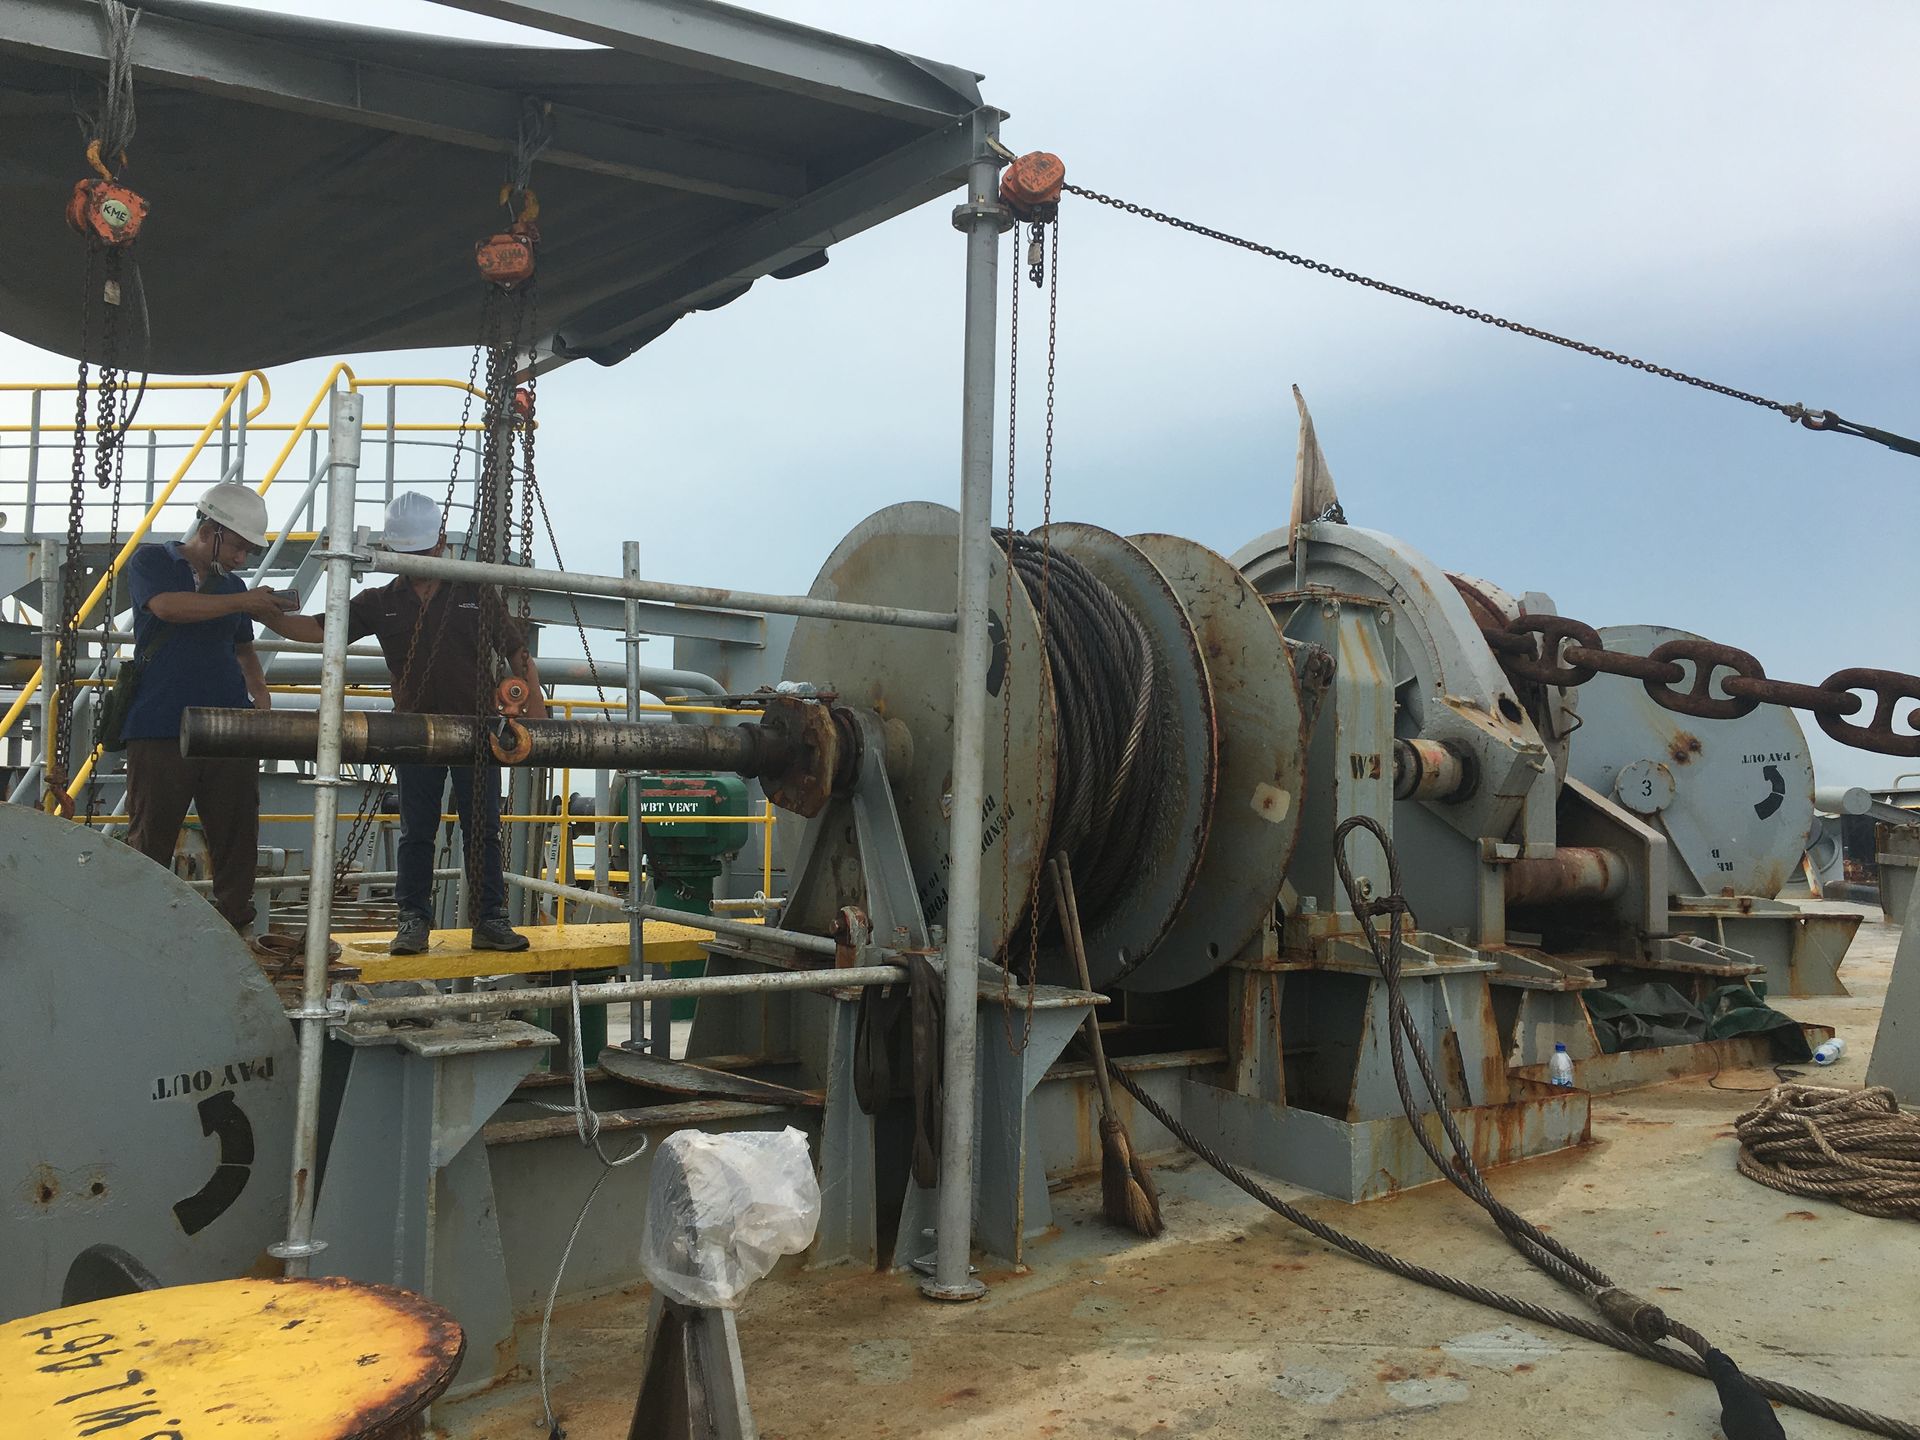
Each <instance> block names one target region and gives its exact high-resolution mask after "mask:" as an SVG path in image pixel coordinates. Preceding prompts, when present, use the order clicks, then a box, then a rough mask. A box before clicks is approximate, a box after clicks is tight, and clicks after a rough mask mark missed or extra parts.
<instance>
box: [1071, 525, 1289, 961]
mask: <svg viewBox="0 0 1920 1440" xmlns="http://www.w3.org/2000/svg"><path fill="white" fill-rule="evenodd" d="M1034 533H1035V534H1036V535H1045V536H1048V537H1049V538H1050V539H1051V540H1052V542H1053V545H1054V548H1055V549H1057V550H1059V551H1060V552H1061V553H1062V554H1064V555H1067V556H1070V557H1071V558H1073V559H1075V560H1078V561H1079V562H1080V563H1081V564H1082V565H1084V566H1086V567H1087V569H1088V570H1090V571H1092V572H1093V574H1094V575H1095V577H1097V578H1098V579H1100V580H1101V581H1103V582H1104V583H1105V584H1106V585H1107V587H1108V588H1109V589H1110V590H1112V591H1113V592H1114V594H1115V595H1116V596H1117V597H1118V598H1119V601H1120V603H1121V604H1122V605H1124V606H1125V607H1126V608H1127V610H1128V611H1129V612H1130V613H1131V614H1132V615H1133V617H1134V619H1135V620H1137V621H1138V622H1139V623H1140V626H1141V628H1142V629H1143V630H1145V631H1146V635H1147V640H1148V643H1149V644H1151V645H1152V647H1153V672H1154V674H1153V683H1154V685H1155V686H1156V687H1157V688H1158V690H1159V693H1160V695H1161V697H1162V698H1163V699H1170V700H1171V703H1172V705H1173V707H1174V716H1175V721H1176V724H1175V733H1174V735H1173V736H1172V737H1171V744H1172V746H1173V748H1172V749H1171V750H1170V751H1169V752H1168V753H1166V754H1163V755H1160V756H1157V757H1154V763H1158V764H1160V765H1161V766H1162V767H1163V768H1162V773H1161V779H1160V787H1159V798H1158V805H1157V809H1156V811H1155V813H1153V814H1151V815H1124V816H1116V817H1115V822H1116V823H1119V824H1125V825H1133V826H1142V827H1145V829H1146V831H1147V834H1148V837H1149V841H1150V844H1151V847H1152V848H1151V849H1150V850H1148V851H1146V852H1143V854H1142V857H1141V862H1140V866H1139V878H1138V880H1137V882H1136V883H1134V884H1131V885H1129V886H1128V887H1127V890H1126V893H1125V894H1124V896H1123V897H1122V898H1121V899H1119V900H1118V901H1116V902H1115V904H1114V905H1113V906H1112V907H1111V908H1110V909H1109V910H1108V911H1107V913H1106V914H1105V915H1103V916H1089V917H1087V927H1086V928H1087V936H1086V939H1087V968H1088V969H1089V971H1091V973H1092V975H1093V983H1094V984H1096V985H1101V984H1104V983H1106V981H1107V980H1109V979H1110V978H1111V977H1112V976H1114V975H1115V974H1117V973H1118V972H1119V971H1120V970H1121V969H1122V968H1123V967H1124V966H1125V965H1126V964H1128V963H1129V962H1130V961H1132V960H1134V959H1136V958H1137V957H1139V956H1142V955H1150V956H1152V957H1153V958H1152V959H1149V960H1147V961H1146V962H1145V963H1144V964H1143V965H1141V967H1140V968H1139V969H1138V970H1136V971H1134V972H1133V974H1131V975H1129V976H1128V977H1127V979H1126V982H1125V988H1127V989H1130V990H1168V989H1172V988H1174V987H1176V986H1179V985H1184V984H1186V983H1188V982H1189V981H1190V980H1192V979H1194V978H1196V976H1195V975H1194V974H1193V966H1192V965H1189V964H1187V963H1185V962H1184V961H1183V960H1181V959H1177V958H1176V959H1175V960H1173V962H1172V964H1171V967H1170V968H1169V969H1167V970H1165V971H1163V970H1161V968H1160V966H1159V964H1158V963H1157V962H1158V960H1159V956H1158V953H1157V951H1158V947H1159V945H1160V943H1161V941H1162V940H1163V939H1164V938H1165V936H1166V934H1167V932H1168V930H1169V929H1170V928H1171V927H1172V925H1173V922H1174V917H1175V916H1176V915H1178V914H1179V913H1180V909H1181V907H1182V906H1183V905H1185V904H1186V903H1187V898H1188V896H1189V895H1191V894H1192V893H1193V883H1194V880H1195V879H1196V878H1197V877H1198V876H1199V873H1200V857H1201V854H1202V853H1203V851H1204V850H1205V848H1206V843H1207V830H1208V827H1209V826H1210V825H1211V824H1212V823H1213V809H1214V786H1215V782H1216V779H1217V770H1218V765H1219V741H1218V737H1217V732H1216V717H1215V713H1214V703H1213V682H1212V681H1211V680H1210V679H1209V678H1208V675H1207V661H1206V657H1205V656H1204V655H1202V654H1201V650H1200V639H1199V636H1198V635H1197V634H1196V633H1195V629H1194V622H1193V619H1192V618H1191V617H1190V616H1189V615H1188V614H1187V609H1186V606H1185V605H1184V604H1183V603H1182V601H1181V598H1180V596H1179V595H1178V594H1177V593H1176V592H1175V590H1174V588H1173V586H1172V585H1170V584H1169V583H1168V582H1167V577H1166V576H1164V575H1162V574H1161V573H1160V570H1159V568H1158V567H1157V566H1155V565H1154V563H1153V561H1151V560H1150V559H1148V558H1147V556H1146V554H1145V553H1144V552H1143V551H1141V550H1140V549H1139V547H1137V546H1136V545H1134V544H1133V543H1132V542H1131V541H1129V540H1126V539H1124V538H1122V537H1121V536H1119V535H1116V534H1114V533H1113V532H1112V531H1111V530H1102V529H1100V528H1099V527H1098V526H1096V525H1079V524H1073V523H1065V524H1056V525H1050V526H1048V527H1046V528H1045V529H1044V530H1038V531H1035V532H1034ZM1278 888H1279V887H1278V886H1275V890H1276V892H1277V891H1278ZM1200 953H1201V962H1202V963H1205V962H1208V961H1211V962H1212V963H1211V964H1209V965H1208V968H1209V969H1211V968H1214V967H1215V966H1217V965H1219V964H1224V963H1225V961H1226V959H1227V958H1228V957H1227V956H1225V955H1221V956H1215V957H1209V956H1207V955H1206V952H1205V951H1204V950H1202V951H1201V952H1200ZM1056 964H1058V960H1057V957H1056ZM1050 970H1051V971H1052V973H1051V978H1055V979H1064V978H1065V977H1066V970H1065V966H1064V965H1059V968H1058V969H1057V970H1053V969H1052V967H1050ZM1202 973H1204V972H1202Z"/></svg>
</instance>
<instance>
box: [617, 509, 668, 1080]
mask: <svg viewBox="0 0 1920 1440" xmlns="http://www.w3.org/2000/svg"><path fill="white" fill-rule="evenodd" d="M620 573H621V574H622V575H624V576H626V578H627V579H629V580H638V579H639V578H640V542H639V541H638V540H628V541H625V542H624V543H622V545H621V546H620ZM624 608H625V611H626V632H627V633H626V642H627V719H629V720H636V721H637V720H639V719H640V684H639V675H640V607H639V605H638V604H636V603H635V602H634V601H632V600H629V601H627V602H626V604H625V607H624ZM621 774H622V775H624V776H625V777H626V782H627V974H628V978H630V979H633V980H643V979H644V980H656V979H659V978H660V974H664V973H665V972H664V971H661V972H659V973H656V968H655V967H654V966H650V965H648V964H647V928H646V921H644V920H643V919H641V918H640V916H639V914H638V913H637V911H636V907H637V906H639V905H640V903H641V902H642V901H644V900H645V899H646V894H645V892H644V891H643V890H642V889H641V888H640V864H641V848H642V847H641V844H640V772H639V771H638V770H623V771H621ZM627 1030H628V1034H627V1044H628V1045H629V1046H630V1047H631V1048H633V1049H635V1050H638V1049H640V1048H641V1043H640V1037H641V1035H642V1033H643V1032H644V1033H645V1035H646V1037H647V1043H646V1047H645V1048H646V1049H647V1050H648V1051H649V1052H650V1053H652V1054H654V1055H658V1056H659V1057H661V1058H662V1059H663V1060H664V1059H671V1058H672V1055H673V1002H672V1001H671V1000H655V1001H654V1002H653V1008H652V1011H651V1013H650V1014H649V1011H648V1008H647V1005H646V1004H645V1003H644V1002H642V1001H638V1000H636V1001H634V1002H633V1004H632V1005H630V1006H629V1007H628V1008H627Z"/></svg>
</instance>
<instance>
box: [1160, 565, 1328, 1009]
mask: <svg viewBox="0 0 1920 1440" xmlns="http://www.w3.org/2000/svg"><path fill="white" fill-rule="evenodd" d="M1132 540H1133V543H1134V544H1135V545H1136V546H1138V547H1139V548H1140V550H1141V551H1142V552H1143V553H1144V554H1145V555H1146V557H1147V558H1148V559H1149V560H1151V561H1152V562H1153V563H1154V565H1155V566H1156V567H1158V569H1159V571H1160V573H1161V574H1162V575H1164V576H1165V577H1166V580H1167V583H1168V584H1169V585H1171V586H1172V587H1173V589H1174V593H1175V594H1177V595H1178V596H1179V597H1180V601H1181V603H1182V604H1183V605H1185V606H1186V610H1187V617H1188V619H1190V620H1191V621H1192V622H1193V627H1194V631H1195V634H1196V636H1197V638H1198V640H1199V642H1200V649H1201V652H1202V654H1203V655H1204V656H1205V659H1206V667H1207V677H1208V680H1209V681H1210V683H1211V685H1212V690H1213V704H1214V717H1215V727H1216V729H1217V731H1218V736H1219V767H1218V778H1217V779H1216V781H1215V783H1214V797H1215V798H1214V809H1213V819H1212V823H1211V825H1210V827H1209V829H1208V832H1207V839H1206V844H1205V846H1204V847H1203V848H1202V850H1201V855H1200V868H1199V870H1198V872H1197V873H1196V874H1195V877H1194V883H1193V890H1192V893H1191V894H1190V895H1189V897H1188V900H1187V903H1186V904H1185V905H1184V906H1182V907H1181V908H1180V910H1179V912H1178V913H1177V914H1176V915H1175V917H1174V921H1173V924H1172V926H1171V927H1170V928H1169V929H1168V931H1167V934H1166V937H1165V938H1164V939H1163V940H1162V941H1161V942H1160V945H1159V948H1158V949H1157V950H1156V951H1155V952H1154V956H1153V959H1152V960H1151V961H1150V962H1149V963H1148V964H1147V965H1145V966H1144V967H1142V970H1141V972H1140V975H1141V983H1140V984H1139V988H1142V989H1148V990H1160V989H1172V988H1174V987H1176V986H1179V985H1185V984H1190V983H1192V982H1193V981H1196V980H1201V979H1204V978H1205V977H1206V976H1207V975H1209V974H1211V973H1212V972H1213V971H1214V970H1215V969H1217V968H1218V967H1219V966H1220V965H1222V964H1224V963H1226V961H1228V960H1230V959H1232V958H1233V957H1234V956H1235V955H1237V954H1239V953H1240V951H1241V950H1242V949H1243V948H1244V947H1245V946H1246V944H1247V941H1248V940H1249V939H1251V938H1252V937H1253V934H1254V932H1255V930H1256V929H1257V928H1258V927H1259V924H1260V922H1261V920H1262V919H1264V918H1266V917H1267V916H1269V915H1271V914H1272V913H1273V903H1274V900H1275V898H1276V897H1277V896H1278V895H1279V893H1280V885H1281V882H1282V881H1283V880H1284V879H1285V878H1286V874H1287V866H1288V864H1289V862H1290V861H1291V860H1292V859H1293V847H1294V844H1295V842H1296V841H1297V840H1298V839H1299V836H1300V800H1301V796H1302V792H1303V790H1304V788H1305V784H1306V763H1307V757H1306V743H1305V737H1304V735H1303V734H1302V731H1301V720H1302V717H1301V713H1300V683H1299V681H1298V679H1297V678H1295V676H1294V673H1293V662H1292V660H1291V659H1290V658H1289V655H1288V650H1287V644H1286V641H1285V640H1283V639H1282V638H1281V635H1280V628H1279V626H1277V625H1276V624H1275V623H1274V620H1273V616H1272V614H1271V613H1270V612H1269V611H1268V610H1267V607H1266V606H1265V605H1264V604H1263V603H1262V602H1261V600H1260V595H1259V592H1258V591H1256V590H1255V589H1254V588H1253V586H1252V585H1251V584H1250V583H1249V582H1248V580H1247V579H1246V577H1245V576H1243V575H1242V574H1241V573H1240V572H1239V571H1238V570H1236V569H1234V568H1233V566H1232V565H1230V564H1228V563H1227V561H1226V559H1225V558H1224V557H1222V556H1220V555H1218V554H1216V553H1215V552H1214V551H1212V550H1209V549H1207V547H1206V546H1204V545H1201V544H1198V543H1196V542H1195V541H1192V540H1185V539H1182V538H1180V537H1179V536H1177V535H1135V536H1133V537H1132ZM1127 988H1134V985H1133V983H1132V982H1131V981H1130V982H1129V985H1128V987H1127Z"/></svg>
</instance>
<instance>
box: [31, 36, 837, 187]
mask: <svg viewBox="0 0 1920 1440" xmlns="http://www.w3.org/2000/svg"><path fill="white" fill-rule="evenodd" d="M0 50H4V51H11V52H12V53H14V54H18V55H25V56H28V57H30V58H32V59H36V60H44V61H48V62H51V63H53V64H58V65H66V66H76V65H77V66H81V67H83V68H86V69H89V70H104V69H105V68H106V57H105V53H104V47H103V45H102V36H101V30H100V23H99V19H98V15H97V12H96V10H95V8H94V6H92V5H90V4H75V3H73V0H7V4H6V5H5V6H4V7H0ZM133 73H134V79H135V82H136V83H137V84H150V85H154V86H166V87H170V88H177V89H182V90H192V91H197V92H199V93H201V94H207V95H218V96H224V97H228V98H232V99H236V100H244V101H246V102H248V103H249V104H255V105H263V106H267V107H270V108H272V109H276V110H289V111H292V112H294V113H296V114H301V115H312V116H315V117H317V118H320V119H326V120H340V121H345V122H347V123H349V124H355V125H365V126H368V127H370V128H373V129H376V130H388V131H392V132H394V133H397V134H402V135H417V136H420V137H422V138H424V139H429V140H439V141H443V142H445V143H446V144H449V145H458V146H461V147H463V148H466V149H471V150H485V151H492V152H495V153H497V154H503V155H504V154H507V153H509V152H511V150H512V149H513V145H514V141H515V137H516V136H517V135H518V133H519V124H520V107H521V96H520V95H519V94H518V93H517V92H514V91H508V90H496V89H492V88H489V87H487V86H484V85H472V84H468V83H465V82H462V81H454V80H447V79H443V78H441V77H439V76H435V75H431V74H427V73H423V72H419V71H409V70H405V69H401V68H398V67H395V66H389V65H374V64H367V63H364V62H362V61H358V60H353V59H347V58H342V57H339V56H334V55H328V54H325V53H322V52H319V51H315V50H311V49H303V48H301V47H299V46H297V45H293V44H289V43H287V42H285V41H281V40H273V39H267V38H265V37H262V36H258V35H248V34H245V33H242V32H241V31H238V30H230V29H227V28H225V27H223V26H217V25H206V24H201V23H198V22H196V21H192V20H181V19H176V18H173V17H171V16H168V15H165V14H155V13H154V12H152V11H147V12H143V13H142V15H141V17H140V29H139V31H138V33H137V36H136V39H135V42H134V46H133ZM553 122H554V127H553V129H554V136H553V142H552V144H551V145H550V146H549V147H548V148H547V149H546V150H545V151H543V152H542V153H541V156H540V163H541V164H542V165H557V166H560V167H562V168H564V169H569V170H583V171H588V172H591V173H593V174H599V175H610V176H613V177H615V178H617V179H622V180H632V181H636V182H638V183H641V184H646V185H657V186H660V187H662V188H665V189H670V190H679V191H685V192H687V193H690V194H696V195H712V196H716V197H718V198H720V199H724V200H734V201H739V202H742V203H746V204H752V205H761V206H767V207H773V206H779V205H784V204H786V203H787V202H788V201H790V200H792V199H794V198H796V197H797V196H799V195H801V194H804V193H805V191H806V188H807V177H806V169H805V167H804V166H802V165H800V164H798V163H796V162H794V161H790V160H784V159H778V158H775V157H772V156H765V155H755V154H752V153H750V152H746V151H741V150H737V149H734V148H731V147H726V146H719V145H710V144H707V143H705V142H704V141H700V140H696V139H692V138H690V137H688V136H684V135H672V134H660V133H657V132H648V131H640V130H633V129H630V128H628V127H626V126H624V125H621V124H618V123H616V122H614V121H612V120H608V119H606V118H604V117H602V116H599V115H596V114H594V113H592V112H591V111H587V110H582V109H578V108H574V107H570V106H564V105H557V106H555V107H554V112H553Z"/></svg>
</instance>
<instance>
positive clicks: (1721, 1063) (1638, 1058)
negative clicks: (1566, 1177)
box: [1512, 1025, 1833, 1095]
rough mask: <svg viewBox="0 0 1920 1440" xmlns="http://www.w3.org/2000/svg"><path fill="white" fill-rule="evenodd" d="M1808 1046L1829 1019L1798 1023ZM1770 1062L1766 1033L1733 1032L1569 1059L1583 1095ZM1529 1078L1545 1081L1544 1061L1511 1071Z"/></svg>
mask: <svg viewBox="0 0 1920 1440" xmlns="http://www.w3.org/2000/svg"><path fill="white" fill-rule="evenodd" d="M1800 1028H1801V1030H1802V1031H1804V1032H1805V1033H1806V1037H1807V1044H1808V1045H1809V1046H1813V1045H1818V1044H1819V1043H1820V1042H1821V1041H1822V1040H1830V1039H1832V1038H1833V1027H1832V1026H1830V1025H1802V1026H1801V1027H1800ZM1772 1063H1773V1042H1772V1041H1771V1040H1769V1039H1768V1038H1767V1037H1766V1036H1765V1035H1733V1036H1729V1037H1728V1038H1727V1039H1725V1040H1711V1041H1707V1042H1705V1043H1702V1044H1699V1045H1659V1046H1655V1047H1653V1048H1651V1049H1647V1050H1621V1051H1617V1052H1616V1053H1614V1054H1612V1055H1593V1056H1589V1057H1588V1058H1586V1059H1584V1060H1575V1061H1574V1062H1573V1083H1574V1088H1575V1089H1577V1090H1579V1091H1582V1092H1584V1093H1585V1094H1588V1095H1612V1094H1616V1093H1618V1092H1619V1091H1622V1090H1638V1089H1641V1088H1643V1087H1645V1086H1648V1085H1659V1084H1662V1083H1664V1082H1665V1081H1668V1080H1680V1079H1684V1078H1685V1077H1686V1076H1689V1075H1717V1074H1718V1073H1720V1071H1722V1070H1743V1069H1754V1068H1759V1069H1765V1068H1766V1067H1767V1066H1769V1065H1771V1064H1772ZM1512 1073H1513V1074H1514V1075H1516V1076H1519V1077H1522V1078H1524V1079H1526V1080H1528V1081H1530V1082H1537V1083H1540V1084H1544V1083H1546V1079H1547V1067H1546V1066H1545V1065H1523V1066H1520V1067H1519V1068H1517V1069H1515V1070H1514V1071H1513V1072H1512Z"/></svg>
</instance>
